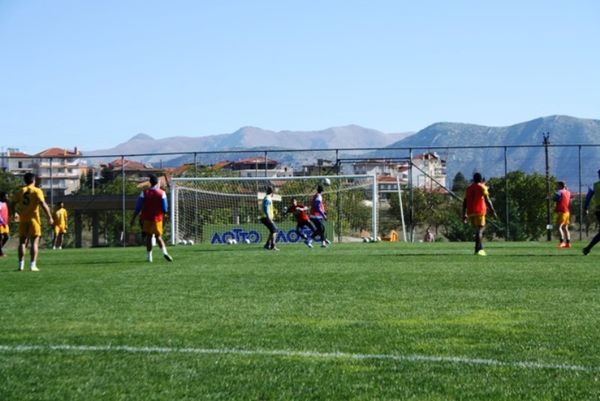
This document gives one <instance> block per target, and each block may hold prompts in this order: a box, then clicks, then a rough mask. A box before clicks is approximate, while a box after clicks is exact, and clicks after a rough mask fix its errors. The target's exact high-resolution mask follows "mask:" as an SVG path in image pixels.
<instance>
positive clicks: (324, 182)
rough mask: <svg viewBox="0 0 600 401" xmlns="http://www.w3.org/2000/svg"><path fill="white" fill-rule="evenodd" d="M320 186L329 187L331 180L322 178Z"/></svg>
mask: <svg viewBox="0 0 600 401" xmlns="http://www.w3.org/2000/svg"><path fill="white" fill-rule="evenodd" d="M321 184H323V185H325V186H329V185H331V180H330V179H329V178H323V179H322V180H321Z"/></svg>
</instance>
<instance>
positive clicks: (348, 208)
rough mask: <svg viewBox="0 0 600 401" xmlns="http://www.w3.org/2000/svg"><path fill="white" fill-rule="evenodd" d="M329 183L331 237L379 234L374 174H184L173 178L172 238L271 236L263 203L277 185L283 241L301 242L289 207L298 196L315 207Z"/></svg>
mask: <svg viewBox="0 0 600 401" xmlns="http://www.w3.org/2000/svg"><path fill="white" fill-rule="evenodd" d="M318 185H322V186H323V189H324V190H323V193H322V196H323V201H324V203H325V208H326V211H327V221H326V222H325V227H326V232H327V237H328V239H330V240H334V241H337V242H349V241H361V240H362V238H361V237H362V236H363V235H364V234H363V233H364V232H368V231H370V232H372V233H377V219H378V216H377V205H378V201H377V182H376V179H375V176H372V175H339V176H308V177H212V178H199V177H181V178H174V179H173V180H172V181H171V200H172V201H171V202H172V205H173V207H172V208H171V222H172V224H171V241H172V242H173V244H177V243H182V242H183V241H186V242H189V240H192V241H193V242H194V243H204V244H253V243H254V244H257V243H262V242H264V241H265V240H266V237H265V235H266V234H267V230H266V228H265V227H264V226H263V225H262V224H261V223H260V221H259V219H260V217H261V216H262V213H261V210H260V205H261V203H262V200H263V198H264V196H265V194H266V189H267V188H268V187H271V188H273V193H274V196H273V205H274V209H275V223H276V224H277V227H278V228H279V233H278V236H277V242H278V244H285V243H290V244H293V243H301V237H299V236H298V234H297V233H296V230H295V228H296V220H295V218H294V216H293V215H292V214H291V213H290V214H287V213H286V210H287V209H288V207H289V206H290V205H291V203H292V199H296V200H297V202H299V203H302V204H303V205H305V206H307V207H310V204H311V200H312V197H313V196H314V195H315V193H316V190H317V186H318Z"/></svg>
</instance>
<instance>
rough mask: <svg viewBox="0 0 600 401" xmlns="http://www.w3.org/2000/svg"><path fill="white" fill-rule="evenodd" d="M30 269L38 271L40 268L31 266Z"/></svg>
mask: <svg viewBox="0 0 600 401" xmlns="http://www.w3.org/2000/svg"><path fill="white" fill-rule="evenodd" d="M31 271H32V272H39V271H40V269H38V268H37V267H35V266H31Z"/></svg>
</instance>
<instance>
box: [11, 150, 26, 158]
mask: <svg viewBox="0 0 600 401" xmlns="http://www.w3.org/2000/svg"><path fill="white" fill-rule="evenodd" d="M9 156H10V157H31V155H28V154H27V153H23V152H20V151H17V152H10V153H9Z"/></svg>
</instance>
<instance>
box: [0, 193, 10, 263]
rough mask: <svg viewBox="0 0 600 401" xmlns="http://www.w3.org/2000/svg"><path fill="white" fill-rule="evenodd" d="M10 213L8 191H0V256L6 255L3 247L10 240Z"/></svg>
mask: <svg viewBox="0 0 600 401" xmlns="http://www.w3.org/2000/svg"><path fill="white" fill-rule="evenodd" d="M9 221H10V213H9V212H8V195H7V194H6V192H0V257H3V256H6V254H5V253H4V251H3V250H2V248H4V245H6V242H7V241H8V238H9V234H10V228H9V226H8V223H9Z"/></svg>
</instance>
